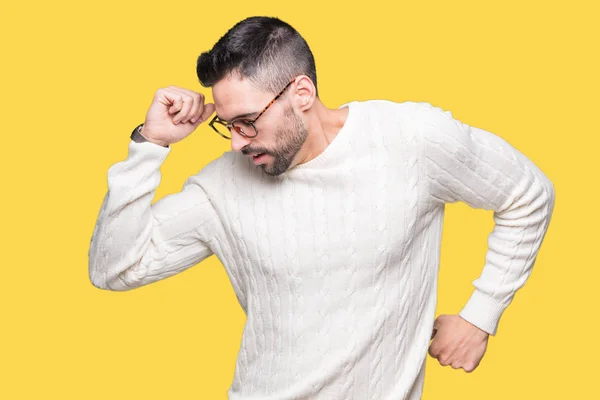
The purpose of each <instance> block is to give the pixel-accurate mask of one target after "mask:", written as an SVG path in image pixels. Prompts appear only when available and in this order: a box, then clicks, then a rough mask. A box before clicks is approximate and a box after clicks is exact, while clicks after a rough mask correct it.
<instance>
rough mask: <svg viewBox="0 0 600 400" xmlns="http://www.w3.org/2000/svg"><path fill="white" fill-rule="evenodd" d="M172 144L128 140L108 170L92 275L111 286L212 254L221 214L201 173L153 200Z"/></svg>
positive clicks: (162, 274)
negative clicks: (178, 189)
mask: <svg viewBox="0 0 600 400" xmlns="http://www.w3.org/2000/svg"><path fill="white" fill-rule="evenodd" d="M170 150H171V148H170V147H162V146H160V145H157V144H155V143H150V142H143V143H136V142H134V141H130V142H129V153H128V156H127V159H126V160H124V161H121V162H118V163H116V164H114V165H113V166H111V167H110V169H109V170H108V192H107V193H106V195H105V197H104V201H103V203H102V206H101V208H100V212H99V215H98V219H97V221H96V226H95V228H94V231H93V234H92V238H91V241H90V249H89V278H90V281H91V282H92V284H93V285H94V286H96V287H98V288H100V289H106V290H118V291H124V290H130V289H134V288H137V287H140V286H143V285H147V284H149V283H152V282H155V281H158V280H161V279H165V278H167V277H169V276H172V275H175V274H177V273H179V272H182V271H184V270H185V269H187V268H189V267H191V266H193V265H195V264H197V263H199V262H200V261H202V260H204V259H206V258H207V257H209V256H210V255H212V254H213V252H212V250H211V249H210V247H209V244H210V241H211V239H212V235H213V233H214V223H215V221H216V220H217V214H216V211H215V210H214V208H213V206H212V204H211V202H210V201H209V199H208V197H207V195H206V193H205V192H204V190H203V188H202V187H201V186H200V184H199V183H198V181H197V177H196V176H191V177H189V178H188V179H187V180H186V181H185V183H184V185H183V189H182V191H181V192H179V193H175V194H170V195H168V196H166V197H164V198H162V199H161V200H159V201H157V202H156V203H155V204H152V200H153V198H154V195H155V192H156V188H157V187H158V184H159V182H160V178H161V175H160V166H161V164H162V163H163V161H164V160H165V158H166V157H167V155H168V153H169V152H170Z"/></svg>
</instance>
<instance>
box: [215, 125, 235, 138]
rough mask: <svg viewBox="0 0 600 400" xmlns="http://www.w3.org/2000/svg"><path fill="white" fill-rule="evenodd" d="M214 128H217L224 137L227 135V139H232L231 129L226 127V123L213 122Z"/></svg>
mask: <svg viewBox="0 0 600 400" xmlns="http://www.w3.org/2000/svg"><path fill="white" fill-rule="evenodd" d="M213 128H215V130H216V131H217V132H219V134H220V135H221V136H224V137H226V138H227V139H231V132H230V131H229V129H227V127H226V126H225V125H223V124H220V123H218V122H215V123H214V124H213Z"/></svg>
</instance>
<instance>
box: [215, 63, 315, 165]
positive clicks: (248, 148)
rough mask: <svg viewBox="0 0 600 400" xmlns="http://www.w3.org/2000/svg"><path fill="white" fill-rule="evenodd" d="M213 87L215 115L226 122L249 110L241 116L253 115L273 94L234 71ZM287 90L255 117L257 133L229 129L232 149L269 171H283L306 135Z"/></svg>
mask: <svg viewBox="0 0 600 400" xmlns="http://www.w3.org/2000/svg"><path fill="white" fill-rule="evenodd" d="M293 87H294V86H293V85H292V87H290V88H288V91H289V90H291V89H292V88H293ZM282 89H283V88H282ZM212 90H213V99H214V101H215V108H216V112H217V115H218V116H219V118H220V119H223V120H225V121H227V122H229V121H231V120H232V119H233V118H236V117H237V116H239V115H243V114H247V113H252V114H250V115H247V116H245V117H244V118H247V119H254V118H256V117H257V116H258V114H259V113H260V112H261V111H262V110H263V108H264V107H265V106H266V105H267V104H269V102H270V101H271V100H272V99H273V97H274V95H273V94H272V93H269V92H263V91H260V90H258V89H256V88H255V87H254V86H252V85H251V83H250V82H249V81H248V80H247V79H240V78H239V76H238V75H236V74H234V75H230V76H228V77H226V78H224V79H222V80H221V81H219V82H217V83H216V84H215V85H214V86H213V88H212ZM288 94H289V93H288V92H287V91H286V92H285V93H284V94H283V95H282V96H281V97H280V98H279V99H277V101H276V102H275V103H274V104H272V105H271V106H270V107H269V108H268V109H267V111H266V112H265V113H264V114H263V115H261V117H260V118H259V119H258V120H257V121H256V123H255V126H256V129H257V131H258V135H257V136H256V137H254V138H246V137H244V136H241V135H240V134H239V133H237V132H236V131H235V130H232V137H231V148H232V150H234V151H241V152H242V153H243V154H244V155H246V156H248V157H250V159H252V161H253V162H255V163H257V164H258V165H259V166H260V167H261V168H262V169H263V170H264V171H265V173H266V174H268V175H273V176H275V175H279V174H281V173H283V172H285V171H286V170H287V169H288V168H289V167H290V166H291V165H292V163H293V161H294V158H295V157H296V156H297V155H298V152H299V151H300V149H301V148H302V145H303V144H304V143H305V141H306V138H307V136H308V130H307V128H306V126H305V124H304V122H303V121H302V118H301V117H300V116H298V115H296V114H295V113H294V110H293V107H292V104H291V101H292V100H290V97H292V96H286V95H288ZM260 153H263V155H262V156H260V157H259V158H258V157H257V158H254V157H253V156H254V155H256V154H260Z"/></svg>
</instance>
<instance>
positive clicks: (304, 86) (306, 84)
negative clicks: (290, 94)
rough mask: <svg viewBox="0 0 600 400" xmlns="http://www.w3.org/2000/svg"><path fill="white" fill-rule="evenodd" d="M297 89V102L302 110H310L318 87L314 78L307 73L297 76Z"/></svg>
mask: <svg viewBox="0 0 600 400" xmlns="http://www.w3.org/2000/svg"><path fill="white" fill-rule="evenodd" d="M295 87H296V90H295V92H294V96H295V97H296V104H297V105H298V109H299V110H300V111H307V110H309V109H310V108H311V107H312V105H313V103H314V101H315V97H316V91H317V90H316V88H315V85H314V84H313V82H312V80H311V79H310V78H309V77H308V76H306V75H300V76H299V77H298V78H296V85H295Z"/></svg>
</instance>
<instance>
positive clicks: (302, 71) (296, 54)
mask: <svg viewBox="0 0 600 400" xmlns="http://www.w3.org/2000/svg"><path fill="white" fill-rule="evenodd" d="M233 72H236V73H238V74H240V76H241V77H244V78H247V79H249V80H250V81H251V82H252V83H253V84H254V85H255V86H256V87H257V88H258V89H260V90H265V91H270V92H272V93H273V94H275V93H278V92H279V91H280V90H281V89H282V88H283V87H285V85H286V84H287V83H288V82H289V81H291V80H292V79H294V77H296V76H298V75H306V76H308V77H309V78H310V79H311V80H312V82H313V84H314V85H315V88H316V87H317V72H316V67H315V59H314V57H313V54H312V52H311V51H310V48H309V47H308V44H307V43H306V41H305V40H304V38H303V37H302V36H300V34H299V33H298V31H296V30H295V29H294V28H292V27H291V26H290V25H289V24H288V23H286V22H283V21H281V20H280V19H278V18H275V17H249V18H246V19H244V20H243V21H240V22H238V23H236V24H235V25H234V26H233V27H232V28H231V29H229V31H227V33H225V35H223V37H221V39H219V41H218V42H217V43H216V44H215V45H214V46H213V48H212V49H211V50H209V51H207V52H204V53H202V54H200V56H199V57H198V60H197V64H196V74H197V75H198V79H199V80H200V83H201V84H202V86H204V87H211V86H213V85H214V84H215V83H217V82H218V81H220V80H221V79H223V78H224V77H225V76H226V75H227V74H230V73H233ZM316 95H317V96H318V91H317V92H316Z"/></svg>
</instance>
